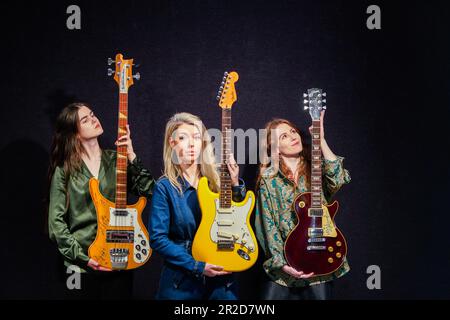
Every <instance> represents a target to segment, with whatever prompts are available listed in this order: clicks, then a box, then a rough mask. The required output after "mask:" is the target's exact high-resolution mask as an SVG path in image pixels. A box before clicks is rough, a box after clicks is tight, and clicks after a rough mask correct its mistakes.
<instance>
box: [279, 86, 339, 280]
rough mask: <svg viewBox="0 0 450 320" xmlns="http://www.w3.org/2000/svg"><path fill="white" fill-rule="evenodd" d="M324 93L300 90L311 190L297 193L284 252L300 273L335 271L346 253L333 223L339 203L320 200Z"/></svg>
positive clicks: (315, 90) (323, 273)
mask: <svg viewBox="0 0 450 320" xmlns="http://www.w3.org/2000/svg"><path fill="white" fill-rule="evenodd" d="M325 96H326V93H325V92H322V90H321V89H316V88H313V89H308V93H307V94H306V93H304V94H303V97H304V101H303V103H304V104H305V107H304V108H305V110H309V114H310V115H311V118H312V124H313V126H312V133H311V134H312V145H311V146H312V154H311V192H305V193H302V194H300V195H298V196H297V197H296V198H295V200H294V203H293V205H294V209H295V212H296V214H297V218H298V224H297V225H296V226H295V228H294V229H293V230H292V231H291V232H290V233H289V235H288V237H287V239H286V242H285V246H284V253H285V257H286V261H287V262H288V264H289V265H290V266H291V267H293V268H295V269H297V270H300V271H303V272H304V273H306V274H307V273H311V272H314V276H323V275H327V274H330V273H333V272H334V271H336V270H337V269H338V268H339V267H340V266H341V265H342V263H343V262H344V258H345V256H346V255H347V243H346V241H345V238H344V236H343V235H342V233H341V231H340V230H339V229H338V228H337V227H336V225H335V223H334V217H335V215H336V212H337V210H338V207H339V204H338V202H337V201H334V202H333V203H332V204H330V205H324V204H323V203H322V160H321V155H322V151H321V148H320V113H321V111H322V110H323V109H326V107H325V106H324V105H322V104H323V103H325V102H326V100H325Z"/></svg>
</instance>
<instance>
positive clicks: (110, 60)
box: [108, 58, 116, 66]
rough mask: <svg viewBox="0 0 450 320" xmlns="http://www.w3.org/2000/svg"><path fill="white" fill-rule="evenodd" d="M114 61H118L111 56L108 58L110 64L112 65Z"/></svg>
mask: <svg viewBox="0 0 450 320" xmlns="http://www.w3.org/2000/svg"><path fill="white" fill-rule="evenodd" d="M114 62H116V61H115V60H113V59H111V58H108V66H110V65H112V64H113V63H114Z"/></svg>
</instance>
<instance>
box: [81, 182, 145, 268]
mask: <svg viewBox="0 0 450 320" xmlns="http://www.w3.org/2000/svg"><path fill="white" fill-rule="evenodd" d="M89 191H90V194H91V198H92V200H93V202H94V205H95V210H96V212H97V236H96V238H95V240H94V242H93V243H92V244H91V246H90V247H89V257H90V258H92V259H94V260H95V261H97V262H98V263H99V264H100V265H101V266H103V267H106V268H109V269H112V270H128V269H134V268H137V267H140V266H142V265H143V264H144V263H146V262H147V260H148V259H149V258H150V255H151V253H152V251H151V249H150V244H149V235H148V232H147V230H146V228H145V226H144V224H143V223H142V211H143V210H144V208H145V205H146V203H147V199H146V198H144V197H140V198H139V200H138V202H137V203H136V204H134V205H128V206H127V207H126V209H125V210H120V211H119V212H118V210H116V209H115V204H114V203H113V202H111V201H109V200H108V199H106V198H105V197H104V196H103V195H102V194H101V193H100V189H99V181H98V180H97V179H95V178H91V179H90V180H89Z"/></svg>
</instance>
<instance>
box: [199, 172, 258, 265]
mask: <svg viewBox="0 0 450 320" xmlns="http://www.w3.org/2000/svg"><path fill="white" fill-rule="evenodd" d="M197 193H198V200H199V204H200V208H201V211H202V219H201V222H200V226H199V228H198V230H197V233H196V235H195V237H194V242H193V244H192V255H193V257H194V259H195V260H198V261H203V262H207V263H211V264H215V265H219V266H222V267H224V270H225V271H230V272H238V271H244V270H247V269H249V268H250V267H251V266H253V264H254V263H255V262H256V260H257V258H258V244H257V242H256V237H255V234H254V232H253V230H252V228H251V225H250V216H251V213H252V211H253V207H254V206H255V195H254V193H253V192H252V191H248V192H247V194H246V197H245V199H244V200H243V201H242V202H234V201H231V207H230V208H228V209H221V208H220V199H219V193H215V192H212V191H211V190H210V188H209V186H208V179H207V178H206V177H202V178H201V179H200V181H199V184H198V192H197Z"/></svg>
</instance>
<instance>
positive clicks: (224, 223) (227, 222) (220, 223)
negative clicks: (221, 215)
mask: <svg viewBox="0 0 450 320" xmlns="http://www.w3.org/2000/svg"><path fill="white" fill-rule="evenodd" d="M217 225H218V226H228V227H229V226H232V225H233V221H232V220H218V221H217Z"/></svg>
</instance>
